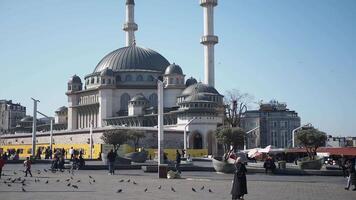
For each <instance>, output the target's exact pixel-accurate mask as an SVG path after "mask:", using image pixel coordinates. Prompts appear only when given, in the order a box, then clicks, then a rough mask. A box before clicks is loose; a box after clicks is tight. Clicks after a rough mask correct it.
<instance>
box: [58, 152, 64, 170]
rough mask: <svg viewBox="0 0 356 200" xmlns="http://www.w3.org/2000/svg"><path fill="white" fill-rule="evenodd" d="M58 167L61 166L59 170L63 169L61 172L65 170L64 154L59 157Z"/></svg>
mask: <svg viewBox="0 0 356 200" xmlns="http://www.w3.org/2000/svg"><path fill="white" fill-rule="evenodd" d="M58 168H59V171H61V172H63V171H64V155H60V157H59V160H58Z"/></svg>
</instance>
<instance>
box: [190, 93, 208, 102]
mask: <svg viewBox="0 0 356 200" xmlns="http://www.w3.org/2000/svg"><path fill="white" fill-rule="evenodd" d="M184 101H211V100H210V98H209V95H207V94H193V95H191V96H188V97H187V98H186V99H185V100H184Z"/></svg>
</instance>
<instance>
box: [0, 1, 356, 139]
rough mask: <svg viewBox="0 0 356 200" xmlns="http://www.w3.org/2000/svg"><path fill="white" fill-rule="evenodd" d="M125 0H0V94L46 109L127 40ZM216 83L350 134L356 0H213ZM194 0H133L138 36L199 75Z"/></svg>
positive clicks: (198, 15)
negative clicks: (75, 79)
mask: <svg viewBox="0 0 356 200" xmlns="http://www.w3.org/2000/svg"><path fill="white" fill-rule="evenodd" d="M124 6H125V5H124V0H105V1H102V0H100V1H99V0H96V1H94V0H76V1H73V0H67V1H65V0H31V1H28V0H22V1H20V0H8V1H5V0H1V1H0V73H1V78H0V85H1V87H0V99H12V100H14V101H15V102H20V103H21V104H23V105H25V106H27V112H28V114H32V107H33V106H32V102H31V100H30V97H35V98H38V99H40V100H41V103H40V104H39V109H40V110H41V111H42V112H44V113H47V114H50V115H53V114H54V110H55V109H57V108H58V107H60V106H62V105H66V102H67V98H66V96H65V94H64V93H65V91H66V84H67V80H68V78H69V77H70V76H71V75H73V74H77V75H79V76H81V77H83V76H84V75H86V74H88V73H90V72H92V70H94V67H95V66H96V64H97V63H98V62H99V61H100V59H101V58H102V57H104V56H105V55H106V54H107V53H109V52H110V51H112V50H114V49H117V48H119V47H122V46H123V45H124V39H125V38H124V32H123V31H122V30H121V27H122V24H123V21H124V16H125V14H124ZM215 14H216V15H215V16H216V17H215V30H216V35H218V36H219V39H220V42H219V44H218V45H216V55H215V57H216V67H215V70H216V74H215V79H216V87H217V89H218V90H219V91H220V92H221V93H224V91H226V90H228V89H239V90H241V91H243V92H248V93H250V94H252V95H253V96H255V100H256V101H258V100H264V101H269V100H271V99H276V100H278V101H281V102H287V104H288V107H289V108H290V109H292V110H296V111H297V112H298V113H299V115H300V117H301V118H302V122H311V123H313V124H314V125H315V126H316V127H318V128H319V129H321V130H323V131H326V132H328V133H329V134H333V135H344V136H347V135H353V136H356V78H355V77H356V62H355V59H356V1H355V0H313V1H311V0H263V1H260V0H249V1H246V0H219V5H218V7H216V12H215ZM202 21H203V13H202V8H201V7H200V6H199V3H198V0H136V22H137V23H138V25H139V31H138V32H137V33H136V39H137V44H138V45H140V46H144V47H149V48H152V49H154V50H156V51H158V52H160V53H161V54H162V55H163V56H165V57H166V58H167V59H168V60H169V61H170V62H176V63H177V64H179V65H180V66H181V67H182V68H183V70H184V73H185V74H186V75H187V77H189V76H193V77H196V78H197V79H198V80H199V79H200V80H203V47H202V45H201V44H199V39H200V37H201V35H202V32H203V23H202Z"/></svg>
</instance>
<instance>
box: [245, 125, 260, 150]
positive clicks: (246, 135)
mask: <svg viewBox="0 0 356 200" xmlns="http://www.w3.org/2000/svg"><path fill="white" fill-rule="evenodd" d="M259 128H260V126H257V127H255V128H253V129H251V130H249V131H247V132H246V140H245V142H244V150H246V143H247V134H249V133H251V132H253V131H255V130H257V129H259Z"/></svg>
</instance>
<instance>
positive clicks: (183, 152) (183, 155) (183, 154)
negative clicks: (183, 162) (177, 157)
mask: <svg viewBox="0 0 356 200" xmlns="http://www.w3.org/2000/svg"><path fill="white" fill-rule="evenodd" d="M182 157H183V158H185V150H184V149H182Z"/></svg>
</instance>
